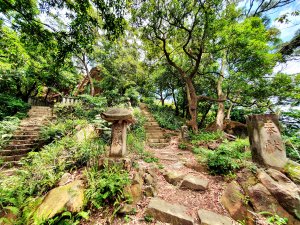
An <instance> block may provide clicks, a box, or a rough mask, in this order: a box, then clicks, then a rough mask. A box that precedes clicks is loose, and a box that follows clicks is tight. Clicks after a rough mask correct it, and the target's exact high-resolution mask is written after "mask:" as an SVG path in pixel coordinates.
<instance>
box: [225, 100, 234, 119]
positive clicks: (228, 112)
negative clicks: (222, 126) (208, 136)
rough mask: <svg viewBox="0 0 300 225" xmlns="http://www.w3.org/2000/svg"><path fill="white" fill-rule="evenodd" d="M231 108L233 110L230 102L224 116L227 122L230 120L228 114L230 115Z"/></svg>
mask: <svg viewBox="0 0 300 225" xmlns="http://www.w3.org/2000/svg"><path fill="white" fill-rule="evenodd" d="M232 108H233V103H232V102H230V105H229V108H228V110H227V114H226V119H227V120H230V114H231V110H232Z"/></svg>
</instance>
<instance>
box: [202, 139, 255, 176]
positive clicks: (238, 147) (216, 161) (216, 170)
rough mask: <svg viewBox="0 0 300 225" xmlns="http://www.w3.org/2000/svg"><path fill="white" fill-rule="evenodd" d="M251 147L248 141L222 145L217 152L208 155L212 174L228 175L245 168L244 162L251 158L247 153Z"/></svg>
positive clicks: (239, 140)
mask: <svg viewBox="0 0 300 225" xmlns="http://www.w3.org/2000/svg"><path fill="white" fill-rule="evenodd" d="M247 146H249V141H248V140H247V139H237V140H236V141H233V142H227V143H223V144H221V145H220V146H219V147H218V148H217V150H215V151H210V152H209V153H208V154H207V165H208V168H209V170H210V173H212V174H218V175H226V174H229V173H230V172H234V171H235V170H237V169H239V168H240V167H242V166H243V162H244V160H246V159H249V158H250V157H251V152H250V151H246V147H247Z"/></svg>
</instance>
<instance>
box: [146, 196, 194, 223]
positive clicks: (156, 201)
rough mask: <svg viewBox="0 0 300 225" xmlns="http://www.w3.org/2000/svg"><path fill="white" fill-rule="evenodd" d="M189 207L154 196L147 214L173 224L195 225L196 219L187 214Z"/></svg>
mask: <svg viewBox="0 0 300 225" xmlns="http://www.w3.org/2000/svg"><path fill="white" fill-rule="evenodd" d="M186 211H187V208H186V207H184V206H182V205H178V204H174V203H169V202H166V201H164V200H162V199H160V198H152V199H151V200H150V203H149V205H148V208H147V209H146V212H145V214H146V215H149V216H152V217H153V218H154V219H156V220H159V221H161V222H164V223H170V224H173V225H193V224H194V220H193V218H192V217H190V216H189V215H187V214H186Z"/></svg>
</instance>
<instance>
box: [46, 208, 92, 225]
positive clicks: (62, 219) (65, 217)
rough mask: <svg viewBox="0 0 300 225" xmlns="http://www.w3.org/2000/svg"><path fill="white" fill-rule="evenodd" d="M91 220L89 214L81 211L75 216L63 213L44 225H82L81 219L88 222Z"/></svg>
mask: <svg viewBox="0 0 300 225" xmlns="http://www.w3.org/2000/svg"><path fill="white" fill-rule="evenodd" d="M88 218H89V212H85V211H81V212H79V213H76V214H75V215H74V214H72V213H71V212H68V211H66V212H63V213H61V214H60V215H58V216H55V217H54V218H51V219H49V220H48V221H47V222H45V223H43V225H77V224H80V221H81V219H85V220H87V219H88Z"/></svg>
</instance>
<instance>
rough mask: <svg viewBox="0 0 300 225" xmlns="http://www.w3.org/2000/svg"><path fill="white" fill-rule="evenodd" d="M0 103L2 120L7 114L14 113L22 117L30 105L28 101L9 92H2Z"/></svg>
mask: <svg viewBox="0 0 300 225" xmlns="http://www.w3.org/2000/svg"><path fill="white" fill-rule="evenodd" d="M0 105H1V108H0V120H2V119H3V118H4V117H6V116H14V115H15V116H17V117H19V118H22V117H24V116H25V115H26V112H27V111H28V109H29V105H28V104H27V103H26V102H24V101H22V100H21V99H19V98H16V97H13V96H10V95H7V94H0Z"/></svg>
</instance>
